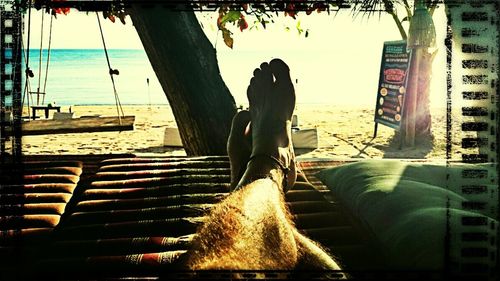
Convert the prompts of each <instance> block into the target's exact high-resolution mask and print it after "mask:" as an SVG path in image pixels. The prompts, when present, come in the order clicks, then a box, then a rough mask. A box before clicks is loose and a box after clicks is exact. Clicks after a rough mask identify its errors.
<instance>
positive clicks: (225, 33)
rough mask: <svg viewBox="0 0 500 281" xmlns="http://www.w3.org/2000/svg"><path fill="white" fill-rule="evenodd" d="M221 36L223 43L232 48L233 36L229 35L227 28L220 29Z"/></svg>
mask: <svg viewBox="0 0 500 281" xmlns="http://www.w3.org/2000/svg"><path fill="white" fill-rule="evenodd" d="M222 38H224V43H226V46H228V47H229V48H231V49H232V48H233V38H232V37H231V31H229V30H228V29H226V28H224V29H223V30H222Z"/></svg>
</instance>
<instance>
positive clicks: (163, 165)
mask: <svg viewBox="0 0 500 281" xmlns="http://www.w3.org/2000/svg"><path fill="white" fill-rule="evenodd" d="M169 168H175V169H180V168H229V162H228V161H190V160H186V161H182V162H152V163H149V162H142V163H131V164H112V165H106V166H101V167H100V168H99V171H101V172H126V171H140V170H154V169H169Z"/></svg>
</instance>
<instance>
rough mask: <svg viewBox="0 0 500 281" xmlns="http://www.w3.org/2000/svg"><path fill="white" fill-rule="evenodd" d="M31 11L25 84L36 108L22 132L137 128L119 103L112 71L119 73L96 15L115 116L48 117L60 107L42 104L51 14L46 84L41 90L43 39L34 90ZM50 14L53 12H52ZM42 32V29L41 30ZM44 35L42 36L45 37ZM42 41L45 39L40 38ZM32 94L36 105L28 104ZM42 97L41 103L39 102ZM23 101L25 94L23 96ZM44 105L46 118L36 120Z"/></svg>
mask: <svg viewBox="0 0 500 281" xmlns="http://www.w3.org/2000/svg"><path fill="white" fill-rule="evenodd" d="M30 15H31V13H29V14H28V37H27V38H28V43H27V50H28V51H27V53H28V55H27V56H26V85H25V96H26V97H27V98H26V100H27V103H28V107H29V108H31V109H32V112H33V118H32V119H33V120H31V121H30V122H23V124H22V132H23V135H43V134H64V133H86V132H104V131H126V130H133V129H134V122H135V116H125V114H124V112H123V108H122V106H121V103H120V99H119V96H118V92H117V90H116V86H115V81H114V78H113V75H118V74H119V71H118V70H117V69H112V68H111V63H110V60H109V56H108V51H107V48H106V42H105V40H104V34H103V31H102V27H101V22H100V19H99V16H98V15H97V13H96V15H97V22H98V24H99V31H100V34H101V38H102V43H103V47H104V53H105V55H106V61H107V64H108V68H109V76H110V78H111V83H112V85H113V93H114V97H115V104H116V111H117V115H116V116H82V117H80V118H72V116H70V117H69V118H56V119H48V114H49V111H50V110H56V111H57V112H59V111H60V106H55V104H48V105H43V103H44V101H45V95H46V93H45V87H46V84H47V76H48V67H49V61H50V43H51V37H52V18H51V21H50V33H49V46H48V52H47V53H48V55H47V63H46V70H45V80H44V84H43V90H42V91H40V84H41V61H42V43H40V59H39V60H40V67H39V81H38V88H37V91H31V90H30V89H31V86H30V83H29V78H33V77H34V75H33V72H32V71H31V69H30V68H29V38H30V27H29V22H30ZM51 16H54V15H53V14H52V15H51ZM42 29H43V14H42ZM42 36H43V31H42ZM42 39H43V37H42ZM41 41H42V40H41ZM33 96H36V105H32V106H31V107H30V106H29V103H30V98H31V102H32V104H33V99H32V98H33ZM40 97H41V103H40ZM23 104H24V97H23ZM40 109H44V110H45V117H46V119H44V120H34V119H36V116H35V114H36V110H40ZM28 119H31V116H30V115H29V113H28Z"/></svg>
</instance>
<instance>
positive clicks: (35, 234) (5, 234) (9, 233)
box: [0, 227, 53, 244]
mask: <svg viewBox="0 0 500 281" xmlns="http://www.w3.org/2000/svg"><path fill="white" fill-rule="evenodd" d="M52 231H53V228H52V227H41V228H25V229H9V230H2V231H0V244H4V243H7V244H8V243H9V242H13V241H14V240H18V239H29V238H42V237H48V235H49V234H51V233H52Z"/></svg>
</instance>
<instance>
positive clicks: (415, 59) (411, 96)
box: [404, 47, 422, 147]
mask: <svg viewBox="0 0 500 281" xmlns="http://www.w3.org/2000/svg"><path fill="white" fill-rule="evenodd" d="M421 56H422V48H420V47H416V48H415V49H414V50H413V55H412V62H411V67H410V73H409V75H410V77H409V81H408V82H409V83H408V89H407V92H406V97H405V103H406V104H405V115H406V118H405V119H406V122H405V141H404V144H405V146H407V147H413V146H415V122H416V120H415V119H416V115H417V114H416V111H417V95H418V74H419V69H420V67H419V65H420V58H421Z"/></svg>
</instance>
